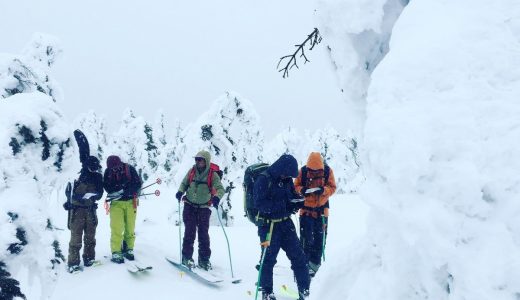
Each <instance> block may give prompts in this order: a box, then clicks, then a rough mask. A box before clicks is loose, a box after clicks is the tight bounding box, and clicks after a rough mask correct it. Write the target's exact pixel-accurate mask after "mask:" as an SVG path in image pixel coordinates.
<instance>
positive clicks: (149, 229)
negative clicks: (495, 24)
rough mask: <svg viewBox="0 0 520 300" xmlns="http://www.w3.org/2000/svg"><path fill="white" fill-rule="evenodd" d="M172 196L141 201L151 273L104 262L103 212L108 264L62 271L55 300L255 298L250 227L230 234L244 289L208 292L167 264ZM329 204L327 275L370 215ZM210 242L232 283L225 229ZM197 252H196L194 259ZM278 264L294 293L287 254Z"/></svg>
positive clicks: (100, 252) (353, 204)
mask: <svg viewBox="0 0 520 300" xmlns="http://www.w3.org/2000/svg"><path fill="white" fill-rule="evenodd" d="M174 193H175V190H164V191H163V194H162V195H161V197H159V198H153V199H152V198H150V199H143V200H141V206H140V207H139V210H138V218H137V225H136V235H137V238H136V246H135V249H136V257H137V259H138V260H140V261H142V262H146V263H147V264H150V265H152V266H153V268H154V269H153V270H152V271H151V272H150V273H149V274H142V275H139V276H136V275H133V274H130V273H129V272H128V271H127V270H126V269H125V266H124V265H116V264H113V263H111V262H109V261H108V260H107V259H105V258H103V256H104V255H109V252H110V250H109V249H110V246H109V240H110V229H109V217H108V216H106V215H105V213H104V211H103V210H102V209H101V207H100V208H99V209H98V217H99V225H98V232H97V247H96V252H97V253H96V255H97V257H98V258H101V259H103V260H104V265H102V266H99V267H95V268H92V269H87V270H86V271H84V272H83V273H81V274H76V275H71V274H68V273H66V272H65V270H61V274H60V280H59V281H58V283H57V285H56V287H55V290H54V294H53V295H52V299H53V300H62V299H63V300H66V299H71V298H72V297H73V298H74V299H77V300H82V299H86V300H87V299H127V300H133V299H135V300H138V299H147V298H150V299H157V300H162V299H164V300H166V299H187V297H189V298H190V299H205V298H208V297H211V299H254V291H255V290H254V283H255V282H256V276H257V271H256V269H255V268H254V266H255V264H256V263H257V262H258V260H259V256H260V248H259V246H258V243H259V241H258V237H257V235H256V227H254V226H253V225H252V224H245V225H243V226H234V227H230V228H227V229H226V230H227V233H228V236H229V239H230V243H231V251H232V257H233V269H234V273H235V277H238V278H242V279H243V280H242V283H240V284H231V283H230V282H229V281H226V282H225V283H223V284H222V285H221V286H220V287H208V286H205V285H203V284H201V283H199V282H197V281H194V280H193V279H192V278H190V277H188V276H186V275H185V276H181V274H180V272H179V271H178V270H177V269H176V268H175V267H173V266H171V265H170V264H169V263H168V262H167V261H166V260H165V259H164V257H165V256H174V257H178V256H179V241H178V227H177V226H175V225H174V223H173V219H172V218H171V217H172V216H171V215H169V212H170V211H172V210H175V209H176V207H177V202H176V201H174V200H171V199H173V198H174ZM331 201H332V205H333V206H334V210H333V211H332V215H331V218H330V231H329V239H328V243H327V247H328V248H327V253H328V259H327V260H328V262H326V263H325V264H324V265H323V270H327V269H329V268H330V269H331V270H332V269H334V266H333V263H334V261H336V260H337V259H338V258H340V257H342V256H343V255H344V254H343V253H341V252H340V251H338V248H337V245H339V244H340V243H341V244H345V243H346V244H349V243H350V242H351V241H352V240H353V239H354V238H355V237H356V236H359V235H361V234H362V233H363V231H364V221H365V216H366V214H367V207H366V205H364V204H363V203H362V202H361V201H360V199H359V197H356V196H336V197H333V198H332V199H331ZM340 211H341V212H342V213H341V214H340ZM58 217H59V219H60V225H62V226H63V224H65V222H66V217H65V213H64V212H63V211H62V214H61V215H60V216H58ZM210 237H211V243H212V244H211V248H212V251H213V254H212V262H213V265H214V266H215V267H216V272H219V273H221V274H222V276H224V277H225V278H226V279H229V278H230V277H231V273H230V269H229V261H228V254H227V246H226V241H225V238H224V234H223V233H222V230H221V228H220V227H218V226H211V227H210ZM61 242H62V243H63V244H65V245H66V243H67V242H68V236H67V234H64V235H62V237H61ZM196 253H197V252H196V250H195V254H194V257H195V259H196ZM278 261H279V262H278V266H277V267H275V274H276V275H275V278H274V282H275V285H276V286H280V285H282V284H287V285H289V286H292V287H293V288H295V283H294V282H293V275H292V270H291V269H290V263H289V261H288V260H287V258H286V257H285V254H284V253H283V252H280V255H279V256H278ZM248 292H250V293H252V295H249V293H248Z"/></svg>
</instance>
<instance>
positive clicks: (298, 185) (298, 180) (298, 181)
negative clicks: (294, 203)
mask: <svg viewBox="0 0 520 300" xmlns="http://www.w3.org/2000/svg"><path fill="white" fill-rule="evenodd" d="M294 188H295V189H296V192H298V193H299V194H301V193H302V188H303V186H302V170H301V169H300V170H298V177H296V179H295V180H294ZM304 196H305V195H304Z"/></svg>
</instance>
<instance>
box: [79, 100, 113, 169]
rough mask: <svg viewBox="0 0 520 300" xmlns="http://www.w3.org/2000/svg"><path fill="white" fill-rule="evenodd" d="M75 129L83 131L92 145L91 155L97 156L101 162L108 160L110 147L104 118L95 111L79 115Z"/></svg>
mask: <svg viewBox="0 0 520 300" xmlns="http://www.w3.org/2000/svg"><path fill="white" fill-rule="evenodd" d="M73 128H74V129H79V130H81V131H82V132H83V133H84V134H85V136H86V137H87V139H88V141H89V145H90V152H91V153H90V154H91V155H93V156H97V158H99V160H100V161H101V162H103V161H104V160H105V159H106V157H107V156H106V155H105V151H106V148H107V146H108V139H107V126H106V120H105V118H104V117H101V116H98V115H97V114H96V113H95V112H94V111H93V110H91V111H89V112H87V113H83V114H81V115H79V116H78V117H77V118H76V119H75V120H74V123H73Z"/></svg>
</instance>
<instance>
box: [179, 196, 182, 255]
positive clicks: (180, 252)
mask: <svg viewBox="0 0 520 300" xmlns="http://www.w3.org/2000/svg"><path fill="white" fill-rule="evenodd" d="M181 226H182V220H181V201H179V259H180V261H181V263H182V242H181Z"/></svg>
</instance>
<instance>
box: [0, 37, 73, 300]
mask: <svg viewBox="0 0 520 300" xmlns="http://www.w3.org/2000/svg"><path fill="white" fill-rule="evenodd" d="M57 44H58V42H57V41H56V39H54V38H52V37H50V36H45V35H42V34H37V35H35V37H34V38H33V41H32V42H31V43H30V44H29V45H28V46H27V47H26V48H25V50H24V55H18V56H14V55H5V54H0V96H1V97H2V98H3V99H2V101H0V128H2V130H1V131H0V145H3V146H2V147H0V162H1V163H0V248H1V249H3V250H2V251H0V298H1V299H13V298H15V297H18V298H16V299H20V298H23V297H24V295H25V296H26V297H27V298H29V299H33V298H39V297H40V296H41V298H47V297H49V296H50V293H51V291H52V287H53V285H54V281H55V280H56V276H57V272H58V269H57V268H58V267H59V266H60V264H61V263H62V262H63V261H64V256H63V254H62V252H61V247H60V244H59V242H58V238H57V234H56V231H55V227H54V224H53V220H52V218H51V214H50V212H49V205H50V204H52V203H50V202H49V200H50V199H49V195H51V194H52V191H53V190H54V189H55V188H56V187H59V186H62V185H63V179H62V178H66V177H67V174H68V173H67V172H68V170H70V168H69V165H70V161H71V160H70V159H71V157H72V153H73V151H72V148H71V147H70V146H71V134H70V132H69V127H68V125H67V123H65V121H64V120H63V114H62V113H61V111H60V110H59V109H58V108H57V106H56V104H55V103H54V102H55V101H56V100H59V99H60V98H59V96H60V93H59V91H60V88H59V87H58V86H57V85H56V84H55V83H54V82H53V80H52V77H51V74H50V67H51V66H52V65H53V64H54V61H55V58H56V57H57V56H58V54H59V53H60V52H61V50H60V48H59V47H57V46H56V45H57ZM18 282H19V283H18ZM35 285H36V286H38V285H39V286H40V287H41V290H37V289H33V288H32V287H34V286H35ZM31 296H32V297H31Z"/></svg>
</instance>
